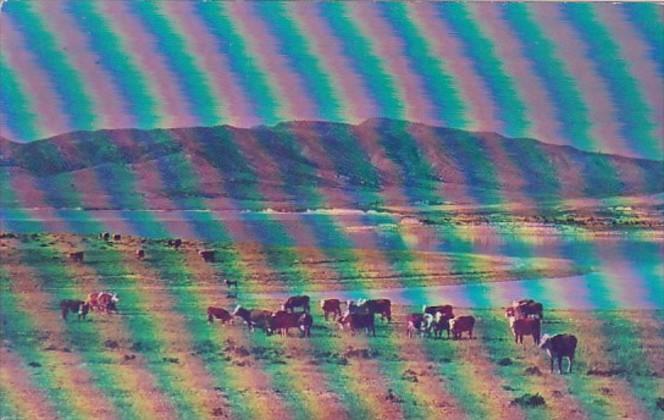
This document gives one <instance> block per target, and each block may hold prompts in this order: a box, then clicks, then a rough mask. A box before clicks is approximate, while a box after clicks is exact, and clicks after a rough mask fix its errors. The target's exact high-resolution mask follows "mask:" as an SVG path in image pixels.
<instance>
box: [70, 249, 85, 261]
mask: <svg viewBox="0 0 664 420" xmlns="http://www.w3.org/2000/svg"><path fill="white" fill-rule="evenodd" d="M83 255H84V253H83V251H78V252H70V253H69V259H70V260H71V261H76V262H83Z"/></svg>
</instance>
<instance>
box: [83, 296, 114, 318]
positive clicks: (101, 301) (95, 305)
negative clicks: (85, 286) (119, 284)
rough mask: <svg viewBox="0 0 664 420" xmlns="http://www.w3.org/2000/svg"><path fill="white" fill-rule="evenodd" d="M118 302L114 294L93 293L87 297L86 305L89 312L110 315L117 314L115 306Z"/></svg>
mask: <svg viewBox="0 0 664 420" xmlns="http://www.w3.org/2000/svg"><path fill="white" fill-rule="evenodd" d="M119 301H120V299H119V298H118V295H117V294H116V293H111V292H94V293H90V294H89V295H88V299H87V301H86V303H87V304H88V305H89V306H90V310H91V311H96V310H98V311H100V312H106V313H108V314H110V313H111V312H118V308H117V306H116V304H117V303H118V302H119Z"/></svg>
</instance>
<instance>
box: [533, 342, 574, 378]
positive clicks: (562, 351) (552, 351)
mask: <svg viewBox="0 0 664 420" xmlns="http://www.w3.org/2000/svg"><path fill="white" fill-rule="evenodd" d="M576 344H577V339H576V337H575V336H573V335H571V334H556V335H554V336H553V337H551V336H550V335H548V334H544V336H542V342H541V343H540V345H539V346H540V348H542V349H544V350H546V352H547V353H548V355H549V357H550V358H551V373H553V367H554V363H553V362H554V360H557V361H558V371H559V372H560V374H562V373H563V357H567V359H568V360H569V368H568V369H567V373H571V372H572V364H573V363H574V352H575V351H576Z"/></svg>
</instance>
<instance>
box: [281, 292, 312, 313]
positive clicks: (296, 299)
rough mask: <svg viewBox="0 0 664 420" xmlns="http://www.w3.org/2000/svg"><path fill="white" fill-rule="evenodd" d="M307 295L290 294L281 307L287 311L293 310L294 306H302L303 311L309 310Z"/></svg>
mask: <svg viewBox="0 0 664 420" xmlns="http://www.w3.org/2000/svg"><path fill="white" fill-rule="evenodd" d="M309 301H310V299H309V296H307V295H301V296H291V297H289V298H288V299H286V302H285V303H284V304H283V305H282V306H281V309H282V310H284V311H288V312H294V311H295V308H302V310H303V311H305V312H309V310H310V307H309Z"/></svg>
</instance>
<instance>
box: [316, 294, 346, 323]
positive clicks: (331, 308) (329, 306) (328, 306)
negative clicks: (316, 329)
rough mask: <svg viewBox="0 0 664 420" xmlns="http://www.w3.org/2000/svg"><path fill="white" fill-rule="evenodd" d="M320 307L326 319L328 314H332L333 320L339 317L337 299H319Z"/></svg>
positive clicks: (339, 307) (339, 305) (339, 306)
mask: <svg viewBox="0 0 664 420" xmlns="http://www.w3.org/2000/svg"><path fill="white" fill-rule="evenodd" d="M320 307H321V309H322V310H323V314H324V315H325V320H326V321H327V317H328V315H329V314H332V316H333V318H332V320H333V321H336V320H337V319H339V317H341V301H340V300H339V299H323V300H321V301H320Z"/></svg>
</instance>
